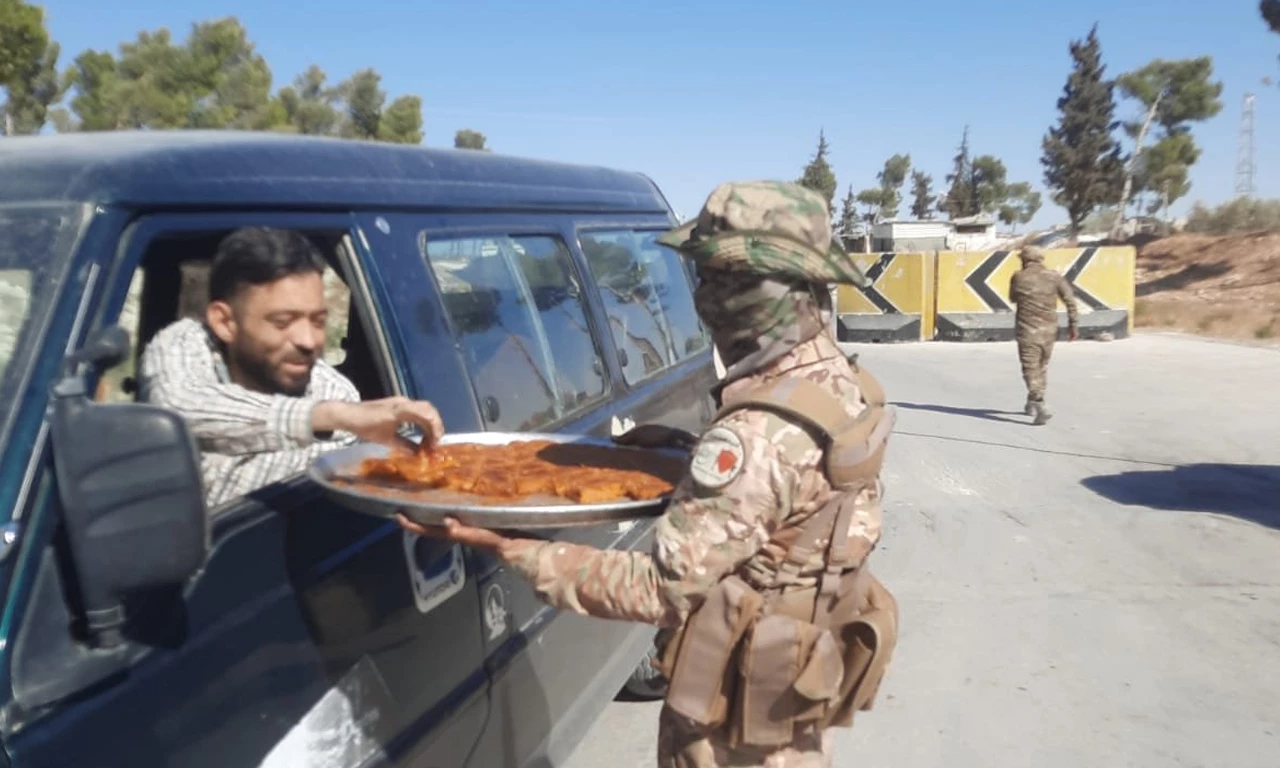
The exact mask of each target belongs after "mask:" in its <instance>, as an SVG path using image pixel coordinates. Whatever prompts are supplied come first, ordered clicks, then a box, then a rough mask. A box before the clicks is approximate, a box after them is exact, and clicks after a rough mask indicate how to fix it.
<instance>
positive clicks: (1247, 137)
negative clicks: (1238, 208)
mask: <svg viewBox="0 0 1280 768" xmlns="http://www.w3.org/2000/svg"><path fill="white" fill-rule="evenodd" d="M1254 100H1255V99H1254V95H1253V94H1252V93H1246V94H1245V95H1244V109H1243V110H1242V112H1241V115H1240V145H1239V149H1238V150H1237V152H1236V196H1237V197H1244V198H1252V197H1253V196H1254V194H1255V187H1254V177H1255V176H1256V175H1257V165H1256V157H1255V154H1254V122H1253V105H1254Z"/></svg>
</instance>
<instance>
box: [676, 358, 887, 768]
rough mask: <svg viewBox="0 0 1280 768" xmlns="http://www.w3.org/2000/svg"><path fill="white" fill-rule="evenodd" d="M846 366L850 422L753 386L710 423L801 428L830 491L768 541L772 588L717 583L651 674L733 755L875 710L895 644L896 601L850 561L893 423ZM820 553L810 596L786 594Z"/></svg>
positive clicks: (865, 378) (819, 397)
mask: <svg viewBox="0 0 1280 768" xmlns="http://www.w3.org/2000/svg"><path fill="white" fill-rule="evenodd" d="M849 364H850V367H851V369H852V370H853V372H854V374H855V375H856V376H857V379H858V385H859V389H860V391H861V399H862V403H863V404H864V405H865V406H866V407H865V408H864V410H863V411H862V412H861V413H860V414H859V415H858V417H857V418H851V417H850V416H848V414H847V413H846V411H845V410H844V408H843V407H842V406H841V403H840V401H839V399H838V398H837V397H836V396H834V395H832V394H830V393H828V392H827V391H826V390H824V389H823V388H822V387H820V386H818V385H816V384H814V383H812V382H810V381H805V380H802V379H783V380H779V381H777V382H773V383H770V384H767V385H764V386H762V387H759V388H757V389H755V390H753V391H751V392H748V393H746V394H745V395H743V396H741V397H738V398H734V400H733V401H732V402H730V403H726V404H724V406H723V407H722V408H721V409H720V412H719V413H718V414H717V415H716V419H717V420H719V419H720V418H721V417H723V416H724V415H725V414H727V413H730V412H732V411H735V410H738V409H741V408H759V409H766V410H770V411H773V412H776V413H779V414H781V415H783V416H784V417H786V418H788V419H789V420H793V421H798V422H800V423H802V424H806V425H808V426H809V427H811V428H812V430H813V432H814V433H815V434H816V435H818V436H819V437H820V440H821V445H822V448H823V451H824V470H825V472H826V476H827V479H828V481H829V482H830V483H831V485H832V488H833V489H834V491H835V493H834V494H833V495H832V497H831V499H830V500H829V501H828V502H827V503H826V504H825V505H824V506H823V507H822V508H821V509H820V510H819V511H817V512H816V513H814V514H813V515H812V516H811V517H809V518H807V519H806V520H804V521H802V522H800V523H798V524H786V523H784V524H783V525H782V526H780V527H779V529H778V531H776V532H775V533H774V536H773V540H774V542H775V543H777V544H779V545H780V546H781V548H782V549H784V550H785V551H786V556H785V559H784V562H783V563H782V565H781V567H780V568H779V572H778V573H777V574H776V577H775V585H773V586H771V587H770V588H767V589H757V588H755V587H753V586H752V585H751V584H749V583H748V582H747V581H746V580H744V579H743V578H742V577H740V576H738V575H736V574H732V575H730V576H728V577H726V578H724V579H722V580H721V581H720V582H719V583H718V584H717V585H716V586H715V587H714V588H713V589H712V590H711V591H710V592H709V593H708V595H707V597H706V600H705V601H704V602H703V603H702V604H701V605H700V606H699V607H698V609H697V610H696V611H694V612H693V613H692V614H691V615H690V616H689V618H688V620H687V621H686V622H685V623H684V625H683V626H682V627H680V628H679V629H678V630H676V631H675V632H674V634H673V635H671V636H670V638H669V640H668V641H667V642H666V644H665V646H664V647H663V648H662V651H661V655H660V658H659V660H658V662H657V664H656V666H657V667H658V669H659V670H660V671H661V672H662V674H663V675H664V676H665V677H666V679H667V681H668V689H667V696H666V703H667V706H669V707H671V708H672V709H673V710H674V711H676V712H678V713H679V714H681V715H683V716H685V717H686V718H689V719H690V720H692V721H693V722H694V723H697V724H698V725H701V726H704V727H707V728H723V729H724V734H723V738H724V739H725V740H726V741H727V742H728V744H729V746H731V747H739V746H751V747H780V746H782V745H785V744H788V743H791V742H793V741H794V739H795V736H796V734H797V730H798V729H807V728H813V727H817V728H826V727H829V726H833V725H834V726H849V725H852V724H853V716H854V712H856V711H860V710H869V709H871V707H872V705H873V703H874V701H875V698H876V694H877V692H878V690H879V686H880V681H881V679H882V678H883V677H884V673H885V668H886V666H887V665H888V663H889V659H890V657H891V656H892V654H893V649H894V647H895V645H896V644H897V624H898V607H897V602H896V600H895V599H894V597H893V595H892V594H890V592H889V591H888V590H887V589H885V588H884V586H883V585H882V584H880V582H879V581H878V580H877V579H876V578H875V577H874V576H872V575H871V573H870V571H869V570H868V568H867V565H866V558H865V557H864V558H863V559H862V562H861V564H857V563H856V560H855V558H854V557H852V553H850V552H849V551H848V533H849V523H850V520H851V518H852V516H853V512H854V499H855V496H856V495H857V494H858V492H859V491H861V490H863V489H865V488H867V487H870V486H872V485H875V484H878V483H879V475H880V467H881V465H882V464H883V461H884V451H885V447H886V444H887V442H888V438H889V434H890V432H891V431H892V429H893V424H894V421H895V413H894V410H893V408H892V406H887V405H886V402H885V396H884V390H883V389H882V388H881V386H880V383H879V382H878V381H876V380H875V378H874V377H872V376H871V375H870V374H869V373H867V372H866V371H863V370H862V369H861V368H860V367H859V366H858V365H857V361H856V357H851V358H850V359H849ZM784 542H789V543H784ZM818 553H822V554H823V559H824V562H825V566H826V567H825V570H824V571H823V573H822V574H821V575H820V577H819V579H818V583H817V585H816V586H814V587H809V588H805V589H800V588H796V587H792V588H788V583H789V582H792V581H793V579H794V578H795V577H798V576H799V575H800V569H801V568H802V566H803V565H805V564H806V563H808V562H809V561H810V560H811V558H812V557H813V555H815V554H818ZM866 554H867V555H868V556H869V554H870V553H866Z"/></svg>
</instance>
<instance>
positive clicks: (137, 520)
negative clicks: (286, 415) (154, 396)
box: [49, 327, 209, 647]
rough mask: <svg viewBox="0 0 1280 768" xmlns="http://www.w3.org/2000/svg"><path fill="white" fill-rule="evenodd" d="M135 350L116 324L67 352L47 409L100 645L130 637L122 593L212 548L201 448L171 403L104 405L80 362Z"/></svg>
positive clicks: (158, 579)
mask: <svg viewBox="0 0 1280 768" xmlns="http://www.w3.org/2000/svg"><path fill="white" fill-rule="evenodd" d="M128 353H129V339H128V337H127V336H126V335H125V334H124V332H123V331H122V330H121V329H120V328H118V327H112V328H106V329H104V330H102V331H101V332H99V333H98V334H96V335H95V336H94V337H93V338H92V339H90V340H89V342H88V343H86V344H85V345H84V347H83V348H81V349H80V350H79V351H78V352H76V353H75V354H73V355H71V356H69V357H68V358H67V361H66V366H67V369H66V371H65V375H64V377H63V378H62V380H61V381H59V382H58V384H57V385H56V386H55V387H54V390H53V400H52V405H51V406H50V413H49V421H50V437H51V439H52V443H53V462H54V470H55V476H56V478H57V482H58V494H59V496H60V497H61V500H62V511H63V520H64V523H65V525H66V529H67V535H68V539H69V541H70V545H71V554H72V557H73V558H74V560H75V570H76V574H77V577H78V581H79V586H80V593H81V596H82V598H83V601H84V608H85V613H86V617H85V618H86V623H87V627H88V630H89V633H90V636H91V638H93V640H94V641H95V642H96V643H97V644H98V645H99V646H100V647H113V646H116V645H119V644H120V643H122V642H123V638H122V634H121V630H122V627H123V625H124V622H125V615H124V604H123V596H124V595H125V594H127V593H128V592H130V591H132V590H137V589H142V588H148V587H159V586H166V585H171V584H180V583H182V582H184V581H186V580H187V579H188V578H190V577H191V576H193V575H195V574H196V573H197V572H199V570H200V568H202V567H203V566H204V562H205V558H206V557H207V555H208V551H209V521H208V516H207V515H206V514H205V504H204V490H203V485H202V481H201V477H200V462H199V454H198V453H197V451H196V446H195V440H194V439H193V438H192V436H191V432H190V430H189V429H188V427H187V425H186V422H185V421H183V419H182V417H181V416H180V415H178V414H177V413H175V412H173V411H170V410H168V409H165V408H159V407H156V406H152V405H143V404H137V403H126V404H99V403H94V402H92V401H91V400H90V398H89V396H88V380H87V376H86V375H85V374H84V373H82V372H80V371H79V370H78V369H80V368H81V366H82V365H84V366H90V367H93V368H96V369H98V370H100V371H101V370H106V369H107V368H109V367H111V365H113V364H115V363H118V362H119V361H121V360H123V359H124V358H125V356H126V355H127V354H128Z"/></svg>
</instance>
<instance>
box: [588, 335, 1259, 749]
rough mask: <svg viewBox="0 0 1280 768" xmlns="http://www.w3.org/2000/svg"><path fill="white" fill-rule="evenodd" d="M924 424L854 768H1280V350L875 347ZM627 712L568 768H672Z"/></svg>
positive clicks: (911, 439) (892, 507)
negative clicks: (1038, 358) (875, 695)
mask: <svg viewBox="0 0 1280 768" xmlns="http://www.w3.org/2000/svg"><path fill="white" fill-rule="evenodd" d="M861 351H862V354H863V359H864V360H865V361H866V362H867V363H868V364H869V365H870V366H872V367H873V370H874V371H875V372H876V374H877V375H879V376H880V378H881V379H882V380H883V381H884V383H885V385H886V387H887V389H888V392H889V396H890V398H891V399H892V400H894V401H896V402H897V403H899V404H900V406H901V417H900V420H899V433H898V436H897V437H896V438H895V441H894V443H893V445H892V448H891V449H890V450H891V456H890V458H889V459H888V463H887V466H886V470H885V475H886V482H887V485H888V496H887V499H886V532H885V536H884V540H883V545H882V547H881V549H880V550H879V552H878V554H877V555H876V558H877V560H878V571H879V573H880V575H881V578H882V579H883V580H884V581H885V582H886V583H887V584H888V585H889V587H890V588H891V589H893V590H894V591H895V593H896V594H897V595H898V598H899V600H900V603H901V609H902V623H903V635H902V639H901V642H900V644H899V646H898V652H897V655H896V657H895V662H894V666H893V667H891V669H890V673H889V674H890V676H889V677H888V678H887V679H886V682H885V684H884V687H883V688H882V689H881V695H882V699H881V701H880V703H879V704H878V705H877V707H876V709H875V711H873V712H869V713H865V714H863V715H860V719H859V721H858V727H857V728H855V729H854V730H852V731H843V732H839V735H838V736H837V742H836V743H837V750H838V751H837V755H836V761H835V764H836V765H837V766H848V767H849V768H852V767H853V766H895V767H896V768H926V767H927V768H934V767H936V766H946V768H969V767H972V768H998V767H1001V766H1009V767H1010V768H1026V766H1036V767H1037V768H1080V766H1108V767H1110V766H1143V767H1146V766H1152V767H1153V768H1154V767H1155V766H1160V767H1161V768H1164V767H1166V766H1204V767H1205V768H1218V767H1219V766H1230V767H1231V768H1250V767H1252V766H1257V768H1275V766H1277V765H1280V532H1278V530H1277V529H1278V528H1280V409H1278V408H1277V393H1278V392H1280V350H1277V349H1274V348H1272V349H1259V348H1249V347H1242V346H1232V345H1227V344H1218V343H1212V342H1205V341H1199V340H1193V339H1188V338H1183V337H1176V336H1162V335H1159V336H1138V337H1135V338H1132V339H1129V340H1125V341H1119V342H1114V343H1098V342H1078V343H1076V344H1071V345H1068V344H1060V345H1059V346H1058V348H1057V349H1056V351H1055V359H1054V362H1053V366H1052V367H1051V369H1050V375H1049V398H1050V402H1051V403H1052V404H1053V405H1054V406H1055V410H1056V414H1057V415H1056V418H1055V419H1054V420H1053V421H1052V422H1050V423H1049V424H1048V425H1046V426H1043V427H1032V426H1029V425H1027V424H1026V421H1027V419H1026V418H1025V417H1023V416H1022V415H1021V414H1020V413H1018V411H1019V409H1020V408H1021V406H1022V402H1023V397H1024V395H1023V392H1022V390H1021V381H1020V378H1019V374H1018V370H1017V366H1016V359H1015V351H1014V348H1013V346H1012V345H1011V344H976V345H959V344H954V345H953V344H922V345H910V346H895V347H869V348H865V349H863V350H861ZM656 717H657V705H656V704H635V703H615V704H613V705H611V706H610V708H608V709H607V710H606V711H605V712H604V713H603V714H602V715H601V717H600V720H599V721H598V722H597V724H596V725H595V726H594V728H593V730H592V731H591V733H590V734H589V735H588V737H587V739H586V740H585V741H584V742H583V743H582V744H581V745H580V747H579V748H578V751H577V752H576V753H575V754H574V756H573V758H572V759H571V760H569V761H568V762H567V763H566V764H565V766H564V768H588V767H591V768H594V767H595V766H603V765H608V766H616V767H617V768H630V767H631V766H649V765H652V764H653V745H654V740H655V734H656Z"/></svg>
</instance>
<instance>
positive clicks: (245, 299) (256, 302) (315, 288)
mask: <svg viewBox="0 0 1280 768" xmlns="http://www.w3.org/2000/svg"><path fill="white" fill-rule="evenodd" d="M326 319H327V316H326V312H325V304H324V281H323V280H322V279H321V277H320V275H319V274H316V273H313V272H307V273H303V274H297V275H290V276H288V277H284V278H281V279H280V280H277V281H276V282H274V283H267V284H265V285H245V286H242V287H241V288H240V291H239V292H238V293H237V294H236V295H235V296H234V297H233V298H232V299H231V301H230V302H226V303H224V302H217V301H215V302H212V303H210V304H209V309H208V321H209V326H210V327H211V328H212V329H213V332H214V334H215V335H217V336H218V338H219V339H221V340H222V342H223V343H224V344H225V345H226V349H227V358H228V359H227V367H228V368H229V369H230V372H231V377H232V379H234V380H235V382H236V383H237V384H240V385H242V386H245V387H248V388H249V389H254V390H257V391H259V392H268V393H272V394H283V395H290V396H294V397H297V396H299V395H302V394H303V393H305V392H306V389H307V385H308V384H309V383H310V382H311V369H312V367H313V366H314V365H315V363H316V360H317V359H318V358H319V357H320V355H321V354H322V353H323V352H324V338H325V321H326Z"/></svg>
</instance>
